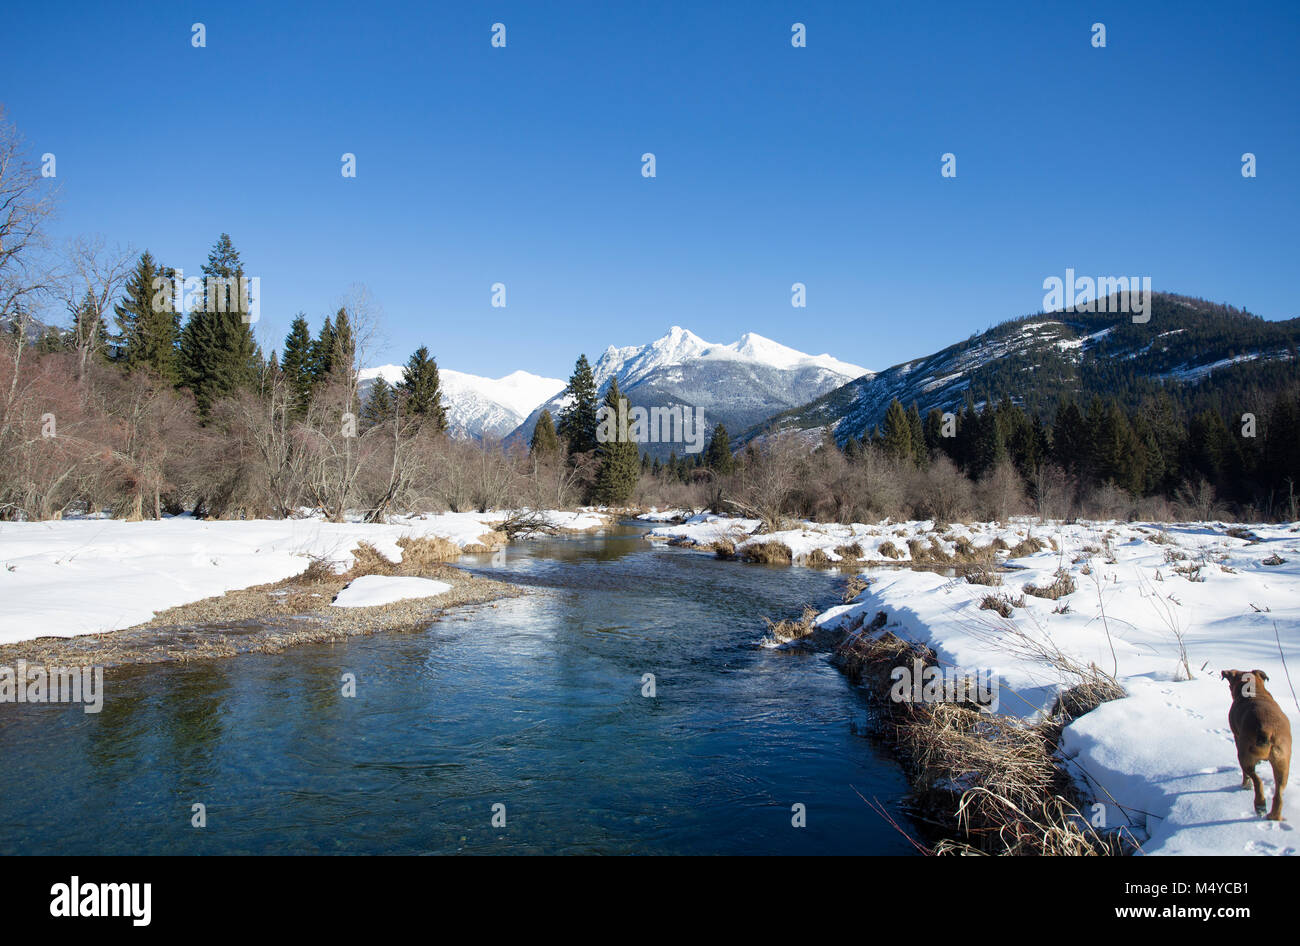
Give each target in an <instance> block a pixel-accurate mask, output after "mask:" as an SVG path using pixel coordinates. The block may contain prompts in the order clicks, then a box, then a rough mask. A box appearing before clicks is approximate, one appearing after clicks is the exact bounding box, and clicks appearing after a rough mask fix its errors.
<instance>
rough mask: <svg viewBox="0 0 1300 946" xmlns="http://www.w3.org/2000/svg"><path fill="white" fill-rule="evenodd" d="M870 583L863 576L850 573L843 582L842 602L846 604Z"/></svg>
mask: <svg viewBox="0 0 1300 946" xmlns="http://www.w3.org/2000/svg"><path fill="white" fill-rule="evenodd" d="M870 585H871V582H869V581H867V579H866V578H864V577H863V576H861V575H850V576H849V578H848V580H847V581H846V582H845V583H844V595H843V600H844V603H845V604H848V603H849V602H850V601H852V600H853V599H854V598H856V597H857V596H858V595H860V594H862V592H864V591H866V590H867V588H868V587H869V586H870Z"/></svg>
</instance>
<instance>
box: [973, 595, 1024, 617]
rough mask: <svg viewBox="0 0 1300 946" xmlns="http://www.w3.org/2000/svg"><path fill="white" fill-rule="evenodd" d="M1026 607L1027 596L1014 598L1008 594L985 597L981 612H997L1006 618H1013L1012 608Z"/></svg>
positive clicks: (981, 603)
mask: <svg viewBox="0 0 1300 946" xmlns="http://www.w3.org/2000/svg"><path fill="white" fill-rule="evenodd" d="M1024 606H1025V596H1024V595H1021V596H1020V597H1019V598H1013V597H1011V596H1010V595H1007V594H1000V595H985V596H984V600H982V601H981V602H980V610H981V611H996V612H997V613H998V614H1000V615H1002V616H1003V617H1004V618H1009V617H1011V614H1012V611H1011V609H1012V608H1023V607H1024Z"/></svg>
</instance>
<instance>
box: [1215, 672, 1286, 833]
mask: <svg viewBox="0 0 1300 946" xmlns="http://www.w3.org/2000/svg"><path fill="white" fill-rule="evenodd" d="M1219 676H1221V677H1222V678H1223V679H1225V680H1227V681H1228V689H1229V690H1231V691H1232V708H1231V709H1230V710H1228V725H1229V726H1231V727H1232V738H1233V739H1234V740H1236V743H1237V761H1238V762H1240V763H1241V787H1242V788H1246V787H1247V786H1248V785H1250V784H1251V783H1252V782H1253V783H1254V785H1255V811H1256V812H1258V813H1259V814H1261V815H1262V814H1263V813H1264V788H1263V785H1262V784H1261V783H1260V780H1259V776H1258V775H1256V774H1255V766H1256V765H1258V764H1259V763H1260V762H1263V761H1264V760H1265V759H1268V761H1269V762H1270V763H1271V764H1272V766H1273V808H1272V810H1271V811H1269V813H1268V817H1269V820H1270V821H1281V820H1282V789H1284V788H1286V773H1287V769H1288V768H1290V766H1291V721H1290V720H1288V719H1287V718H1286V713H1284V712H1282V707H1280V706H1278V705H1277V701H1276V700H1275V699H1273V697H1272V695H1271V694H1270V693H1269V692H1268V690H1266V689H1264V681H1265V680H1267V679H1268V674H1266V673H1265V672H1264V671H1263V670H1224V671H1223V672H1222V673H1220V674H1219Z"/></svg>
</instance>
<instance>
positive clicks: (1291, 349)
mask: <svg viewBox="0 0 1300 946" xmlns="http://www.w3.org/2000/svg"><path fill="white" fill-rule="evenodd" d="M1298 341H1300V320H1297V319H1293V320H1290V321H1285V322H1268V321H1265V320H1263V319H1260V318H1258V317H1256V316H1252V315H1250V314H1248V313H1246V312H1244V311H1242V310H1240V309H1234V308H1231V307H1229V306H1224V305H1219V304H1216V303H1210V302H1206V301H1205V300H1203V299H1193V298H1189V297H1185V296H1177V295H1173V294H1170V293H1155V294H1153V297H1152V310H1151V312H1150V314H1149V321H1147V322H1144V323H1134V322H1133V321H1132V319H1131V318H1130V317H1129V316H1128V315H1124V314H1104V313H1082V312H1052V313H1041V314H1038V315H1032V316H1028V317H1026V318H1022V319H1015V320H1012V321H1009V322H1004V323H1002V324H1001V325H998V326H995V327H994V328H992V329H989V330H988V331H986V332H982V333H980V334H978V335H975V336H973V337H971V338H969V339H967V340H966V341H963V342H958V343H957V344H955V345H950V346H949V347H947V348H944V349H942V350H941V351H938V352H935V353H934V354H932V355H927V356H925V357H923V358H917V359H915V360H913V361H907V362H904V363H902V364H899V365H895V366H893V367H892V368H888V369H886V370H884V371H881V372H879V373H877V374H873V375H868V376H865V377H861V378H856V379H854V380H852V381H850V382H848V383H847V384H845V385H844V386H842V387H839V388H836V389H834V390H832V391H829V392H827V393H825V394H824V395H822V396H820V397H818V398H817V399H816V400H813V401H812V402H811V403H808V404H804V405H802V406H800V407H796V408H795V409H793V410H790V411H786V412H784V413H782V414H779V415H777V416H776V417H772V418H770V419H768V420H765V421H763V422H762V423H761V424H758V425H756V426H754V427H752V428H750V429H749V430H746V431H743V432H741V433H740V436H739V437H737V438H734V439H735V440H738V441H739V442H742V443H743V442H745V441H748V440H750V439H753V438H755V437H759V436H761V435H762V434H764V433H766V432H768V431H771V430H784V429H795V430H800V431H805V432H807V433H808V435H809V436H810V437H811V438H812V439H816V438H817V437H818V436H820V432H821V431H823V430H824V429H825V428H828V427H829V428H830V429H832V430H833V431H834V432H835V439H836V440H837V441H838V442H839V443H840V444H841V445H842V444H844V443H846V442H847V441H848V440H849V439H851V438H854V437H857V438H861V437H863V435H864V434H867V433H869V432H870V430H871V429H872V428H873V427H875V426H876V425H878V424H880V423H881V422H882V421H883V419H884V416H885V411H886V410H887V409H888V407H889V402H890V401H891V400H894V399H895V398H897V399H898V401H899V402H901V403H902V404H903V406H904V407H911V405H912V404H913V403H915V404H916V405H917V407H918V408H919V410H920V412H921V414H922V415H925V414H926V413H927V412H928V411H930V410H931V409H934V408H937V409H939V410H942V411H956V410H959V409H960V408H961V406H962V404H963V403H965V402H966V400H967V398H969V399H970V401H971V402H972V403H974V404H975V405H976V406H979V405H981V404H984V403H985V402H996V401H1000V400H1001V399H1003V398H1009V399H1011V400H1013V401H1015V402H1016V403H1019V404H1021V405H1022V406H1023V407H1024V408H1025V409H1026V410H1028V411H1030V412H1031V413H1037V414H1041V415H1050V414H1051V413H1052V412H1053V411H1054V410H1055V407H1056V404H1057V403H1058V401H1059V399H1060V398H1061V397H1062V396H1069V397H1071V398H1074V399H1075V400H1078V401H1082V402H1083V403H1084V405H1085V406H1086V405H1087V403H1088V401H1089V400H1090V399H1091V398H1092V397H1094V396H1097V397H1100V398H1102V399H1103V400H1105V399H1109V398H1118V399H1119V400H1120V401H1121V402H1123V403H1125V404H1127V405H1129V406H1130V407H1132V406H1136V405H1137V404H1138V403H1139V402H1140V401H1141V399H1142V398H1143V397H1146V396H1149V395H1151V394H1153V393H1158V392H1159V391H1161V390H1165V389H1168V388H1170V387H1172V386H1180V385H1206V386H1219V387H1222V388H1224V389H1225V390H1229V391H1232V396H1233V397H1236V398H1238V399H1239V398H1241V397H1242V394H1241V392H1242V390H1243V389H1244V388H1245V387H1247V386H1251V385H1253V386H1258V387H1263V388H1264V389H1268V388H1270V387H1276V386H1279V385H1281V384H1284V383H1291V381H1292V380H1293V379H1294V375H1295V372H1296V370H1297V366H1298V364H1300V355H1298V354H1297V350H1296V346H1297V342H1298ZM1243 409H1244V408H1243Z"/></svg>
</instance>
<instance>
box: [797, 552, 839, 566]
mask: <svg viewBox="0 0 1300 946" xmlns="http://www.w3.org/2000/svg"><path fill="white" fill-rule="evenodd" d="M803 563H804V564H805V565H807V566H808V567H809V568H832V567H834V566H835V565H837V564H838V563H837V562H832V561H831V559H830V556H829V555H827V554H826V552H825V550H823V549H813V550H812V551H811V552H809V553H808V554H807V555H805V556H804V557H803Z"/></svg>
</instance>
